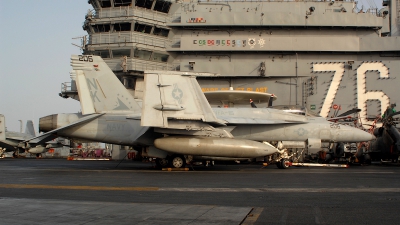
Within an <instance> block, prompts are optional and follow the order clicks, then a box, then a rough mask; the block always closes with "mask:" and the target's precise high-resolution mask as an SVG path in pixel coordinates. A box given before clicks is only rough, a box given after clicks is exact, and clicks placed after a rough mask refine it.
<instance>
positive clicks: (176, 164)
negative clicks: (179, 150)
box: [169, 155, 186, 168]
mask: <svg viewBox="0 0 400 225" xmlns="http://www.w3.org/2000/svg"><path fill="white" fill-rule="evenodd" d="M169 163H170V166H171V167H173V168H182V167H185V165H186V160H185V157H183V156H182V155H173V156H171V158H170V160H169Z"/></svg>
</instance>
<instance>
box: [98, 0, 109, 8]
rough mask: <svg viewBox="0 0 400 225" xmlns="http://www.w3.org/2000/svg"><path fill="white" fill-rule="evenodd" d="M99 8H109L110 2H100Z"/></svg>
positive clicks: (102, 0)
mask: <svg viewBox="0 0 400 225" xmlns="http://www.w3.org/2000/svg"><path fill="white" fill-rule="evenodd" d="M100 5H101V8H110V7H111V1H110V0H100Z"/></svg>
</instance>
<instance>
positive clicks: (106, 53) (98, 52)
mask: <svg viewBox="0 0 400 225" xmlns="http://www.w3.org/2000/svg"><path fill="white" fill-rule="evenodd" d="M93 55H98V56H100V57H101V58H103V59H107V58H110V51H108V50H96V51H93Z"/></svg>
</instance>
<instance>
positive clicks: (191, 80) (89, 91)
mask: <svg viewBox="0 0 400 225" xmlns="http://www.w3.org/2000/svg"><path fill="white" fill-rule="evenodd" d="M71 60H72V61H71V65H72V67H73V70H74V71H75V74H76V83H77V89H78V94H79V99H80V102H81V107H82V113H77V114H56V115H50V116H46V117H43V118H41V119H40V123H39V129H40V131H45V132H47V133H46V134H44V135H42V136H40V137H38V138H39V139H42V138H43V139H45V138H46V135H50V134H56V135H59V136H64V137H69V138H77V139H86V140H92V141H98V142H106V143H113V144H120V145H129V146H133V147H135V148H136V149H142V150H141V154H142V155H143V156H148V157H155V158H158V160H157V162H158V163H159V164H160V165H162V166H167V165H168V164H169V165H170V166H172V167H182V166H184V165H185V164H186V162H187V161H191V160H193V159H196V158H197V157H200V158H201V159H215V158H221V157H223V158H225V159H227V158H229V159H241V158H256V157H264V156H268V155H272V154H276V153H278V154H281V155H282V154H283V155H284V154H285V152H284V147H285V146H284V145H283V144H282V143H283V142H284V141H294V142H296V143H303V145H304V147H306V148H308V149H309V150H314V151H320V150H321V147H322V143H324V142H336V141H343V142H360V141H368V140H372V139H373V138H374V137H373V136H372V135H370V134H368V133H366V132H364V131H362V130H359V129H356V128H353V127H348V126H339V125H337V124H334V123H332V122H328V121H326V120H325V119H324V118H310V117H306V116H303V115H295V114H291V113H285V112H283V111H281V110H276V109H270V108H226V109H225V108H215V109H213V108H211V106H210V105H209V103H208V102H207V99H206V98H205V96H204V94H203V92H202V91H201V88H200V86H199V84H198V82H197V80H196V76H193V74H191V73H186V72H173V71H146V72H145V77H144V78H145V79H144V85H145V88H144V90H145V91H144V97H143V102H142V106H140V104H139V102H138V101H136V100H135V99H134V98H133V97H132V95H131V94H130V93H129V92H128V91H127V90H126V89H125V87H124V86H123V85H122V84H121V82H120V81H119V80H118V79H117V77H116V76H115V75H114V74H113V72H112V71H111V69H110V68H109V67H108V66H107V64H105V62H104V61H103V60H102V59H101V58H100V57H98V56H87V55H85V56H72V58H71ZM273 142H279V146H278V145H275V146H274V145H272V144H271V143H273ZM287 143H289V142H287Z"/></svg>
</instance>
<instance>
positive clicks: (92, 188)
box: [0, 184, 400, 193]
mask: <svg viewBox="0 0 400 225" xmlns="http://www.w3.org/2000/svg"><path fill="white" fill-rule="evenodd" d="M0 188H17V189H65V190H88V191H161V192H221V193H232V192H233V193H234V192H237V193H240V192H252V193H265V192H269V193H299V192H302V193H304V192H305V193H381V192H386V193H387V192H390V193H400V188H359V187H357V188H279V187H277V188H168V187H139V186H137V187H134V186H132V187H112V186H76V185H71V186H69V185H45V184H0Z"/></svg>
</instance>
